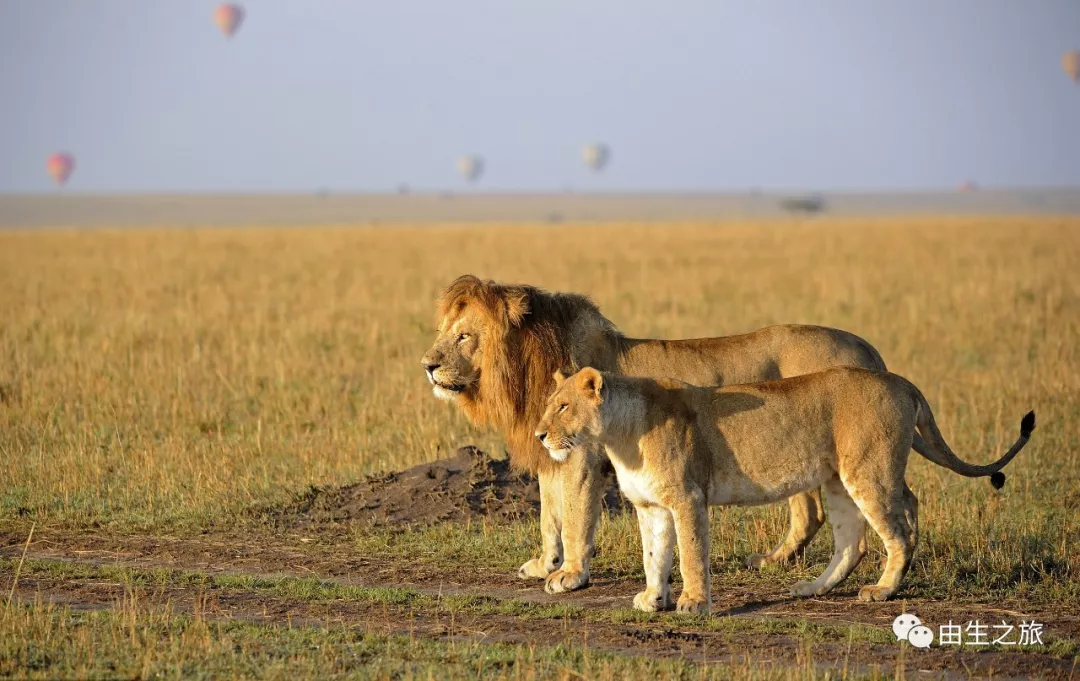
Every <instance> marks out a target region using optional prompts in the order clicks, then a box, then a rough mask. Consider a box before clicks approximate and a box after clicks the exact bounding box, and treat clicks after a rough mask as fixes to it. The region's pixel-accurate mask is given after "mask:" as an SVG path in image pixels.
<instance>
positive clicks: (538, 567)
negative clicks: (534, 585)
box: [518, 556, 562, 579]
mask: <svg viewBox="0 0 1080 681" xmlns="http://www.w3.org/2000/svg"><path fill="white" fill-rule="evenodd" d="M561 564H562V559H561V558H560V557H558V556H555V557H553V558H546V557H544V556H541V557H539V558H533V559H532V560H530V561H528V562H527V563H525V564H524V565H522V566H521V567H520V568H518V579H545V578H547V576H548V575H550V574H551V573H552V572H554V571H555V570H557V569H559V565H561Z"/></svg>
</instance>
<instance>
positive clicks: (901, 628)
mask: <svg viewBox="0 0 1080 681" xmlns="http://www.w3.org/2000/svg"><path fill="white" fill-rule="evenodd" d="M892 630H893V633H894V634H896V640H897V641H907V642H908V643H910V644H911V645H913V646H915V647H916V648H929V647H930V644H931V643H933V642H934V632H933V631H932V630H931V629H930V627H924V626H923V623H922V620H920V619H919V618H918V617H916V616H915V615H909V614H907V613H903V614H901V615H898V616H897V617H896V619H894V620H893V623H892Z"/></svg>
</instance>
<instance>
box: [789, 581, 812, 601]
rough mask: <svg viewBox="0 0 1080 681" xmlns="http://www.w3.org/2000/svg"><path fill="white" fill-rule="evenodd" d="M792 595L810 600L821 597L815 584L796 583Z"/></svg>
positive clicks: (792, 588) (792, 587) (793, 585)
mask: <svg viewBox="0 0 1080 681" xmlns="http://www.w3.org/2000/svg"><path fill="white" fill-rule="evenodd" d="M791 595H792V596H794V597H796V598H809V597H810V596H817V595H819V594H818V592H817V584H814V583H813V582H795V583H794V584H792V585H791Z"/></svg>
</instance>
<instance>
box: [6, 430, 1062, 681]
mask: <svg viewBox="0 0 1080 681" xmlns="http://www.w3.org/2000/svg"><path fill="white" fill-rule="evenodd" d="M608 501H609V504H610V505H611V506H613V507H616V508H617V507H618V496H617V493H612V494H611V495H610V496H609V499H608ZM537 507H538V495H537V490H536V484H535V482H534V481H532V480H530V479H529V478H527V477H524V476H521V475H518V474H516V473H514V472H513V471H511V470H510V469H509V467H508V465H507V464H506V463H505V462H501V461H493V460H491V459H489V458H488V457H486V456H485V455H484V454H483V453H481V452H479V451H478V450H475V449H473V448H463V449H462V450H459V452H458V454H457V455H456V456H455V457H453V458H451V459H447V460H443V461H439V462H436V463H434V464H426V465H423V466H418V467H416V468H413V469H409V470H407V471H403V472H400V473H393V474H387V475H381V476H373V477H370V478H368V479H367V480H365V481H363V482H361V483H358V484H355V485H351V486H347V487H341V488H328V489H315V488H313V489H311V490H309V491H308V492H307V493H306V494H304V495H300V496H298V497H297V498H296V499H295V500H294V501H293V502H291V503H290V504H287V505H284V506H281V507H278V508H275V509H256V510H255V511H253V513H254V514H256V515H259V516H261V517H262V518H265V519H266V520H269V521H270V522H268V523H264V524H263V525H262V529H258V528H256V529H252V528H251V527H250V526H248V525H243V526H241V527H239V528H238V529H232V530H230V529H215V530H212V531H206V532H205V533H203V534H201V535H187V536H182V537H172V536H150V535H136V534H116V533H113V532H108V531H102V530H89V531H71V530H60V529H50V528H48V527H45V528H41V527H39V528H38V529H37V531H36V532H35V533H34V536H33V540H32V542H31V543H30V544H29V547H28V549H27V547H26V539H27V536H26V532H25V531H24V530H23V529H19V530H17V531H12V530H0V557H3V558H8V559H16V560H17V559H19V557H20V556H22V555H23V551H24V549H27V550H26V556H27V558H29V559H39V560H49V561H59V562H63V563H69V564H78V565H83V566H87V565H89V566H127V567H133V568H141V569H151V568H166V569H171V570H177V571H185V572H187V573H191V572H193V571H194V572H201V573H205V574H208V575H249V576H263V577H281V576H294V577H302V578H313V577H314V578H319V579H321V580H325V582H326V583H328V584H336V585H348V586H359V587H378V588H388V587H397V588H403V589H409V590H410V591H412V592H416V593H419V594H424V595H428V596H435V597H444V596H451V595H456V596H471V597H478V598H480V599H491V602H492V603H496V602H499V601H516V602H524V603H528V604H540V605H557V604H567V605H571V606H576V607H577V608H582V609H584V611H585V612H601V611H612V610H614V609H617V608H626V607H627V606H628V604H629V602H630V599H631V598H632V597H633V594H634V593H635V592H636V591H637V590H638V589H639V588H640V585H639V584H637V583H636V581H635V580H633V579H625V578H618V577H615V576H612V575H606V574H603V573H601V574H598V575H595V576H594V578H593V581H592V584H591V585H590V586H589V587H588V588H587V589H584V590H582V591H579V592H577V593H572V594H563V595H559V596H549V595H548V594H546V593H544V591H543V589H542V588H541V586H540V584H539V583H538V582H521V581H519V580H518V579H516V577H515V576H514V575H512V574H509V573H507V572H505V571H501V570H492V569H489V568H486V567H485V566H484V565H467V564H466V565H455V566H452V568H450V567H449V566H444V565H431V564H426V563H424V562H423V561H419V560H416V561H412V560H401V559H395V558H386V557H380V556H378V555H374V556H359V555H356V552H355V551H354V550H352V549H351V548H350V546H349V542H344V541H341V537H342V527H344V526H345V525H354V524H356V523H359V524H362V525H366V526H382V527H394V526H401V525H417V524H425V523H435V522H461V521H463V520H466V519H469V518H473V517H477V516H487V517H492V518H494V519H496V520H497V521H499V522H503V521H509V520H514V519H517V518H521V517H524V516H527V515H529V514H532V513H535V512H536V508H537ZM9 584H10V581H9V580H8V579H5V580H4V587H5V589H6V588H9V586H8V585H9ZM136 592H137V593H136V596H137V597H138V598H139V599H140V600H141V602H143V603H145V604H150V605H159V606H162V607H165V606H166V605H167V606H168V607H171V608H173V609H174V610H175V611H178V612H181V613H198V614H199V615H200V616H202V617H207V618H231V619H243V620H251V621H254V622H261V623H269V624H282V625H294V624H309V625H315V626H331V625H334V626H356V627H362V628H366V629H367V630H370V631H374V632H377V633H381V634H391V635H403V636H417V637H430V638H435V639H447V640H464V639H467V640H473V641H477V642H488V643H490V642H504V643H519V644H528V645H535V646H555V645H574V646H587V647H588V648H590V649H594V650H602V651H607V652H612V653H632V654H634V655H655V656H675V657H683V658H686V659H690V660H695V661H703V660H714V661H715V660H726V661H738V660H742V659H747V658H749V659H752V660H755V661H757V662H760V661H762V660H765V661H769V660H774V661H776V663H777V664H781V665H789V664H791V663H792V662H793V661H794V660H795V659H796V658H800V657H801V658H803V659H805V658H806V656H810V658H811V659H812V660H813V664H816V665H820V666H823V667H829V668H837V669H843V668H846V669H850V670H857V671H858V670H861V671H870V670H874V669H880V670H881V671H882V672H884V673H894V672H896V671H898V670H897V667H898V665H900V666H902V667H903V668H904V670H906V671H907V672H908V673H917V672H923V673H932V674H936V675H938V676H946V677H953V676H955V677H965V678H966V677H969V676H980V677H982V676H993V677H995V678H1031V677H1033V676H1041V677H1045V678H1061V679H1065V678H1073V677H1074V676H1075V675H1077V674H1078V673H1080V669H1076V662H1075V660H1073V659H1072V658H1070V657H1062V656H1057V655H1054V654H1052V653H1050V652H1045V651H1043V652H1031V651H1025V650H1021V649H1007V650H1001V649H998V650H981V651H980V650H975V649H972V648H960V647H942V648H934V649H931V650H925V651H920V650H915V649H912V648H910V647H908V646H907V645H906V644H904V646H903V648H901V647H900V645H899V644H896V643H891V644H883V643H873V642H868V641H867V640H866V639H865V638H863V639H862V640H856V639H852V640H847V641H845V640H838V639H837V638H836V637H833V638H832V639H830V638H829V637H827V636H826V637H817V638H812V640H811V641H810V642H808V639H807V637H806V636H805V635H802V634H801V633H800V632H799V631H795V630H791V629H788V630H787V631H780V632H779V633H773V632H769V633H763V632H764V631H767V629H762V626H765V625H767V624H768V623H769V622H775V621H793V620H797V621H802V622H807V623H809V624H811V625H825V626H829V627H833V628H842V627H846V626H850V625H865V626H870V627H876V628H880V629H881V630H883V631H888V630H889V627H890V624H891V622H892V620H893V618H894V617H895V616H896V615H897V614H899V613H900V612H901V611H902V608H905V609H906V611H908V612H915V613H917V614H918V615H919V616H920V617H921V618H922V619H923V621H924V622H927V623H934V624H940V623H945V622H947V621H950V620H952V621H954V622H967V621H969V620H973V619H979V620H981V621H983V622H994V623H996V622H999V621H1001V620H1002V619H1007V620H1009V621H1010V622H1018V621H1019V620H1021V619H1026V620H1031V619H1034V620H1037V621H1040V622H1043V623H1045V624H1046V625H1047V627H1048V629H1049V631H1050V632H1052V635H1053V636H1054V637H1057V638H1060V639H1065V640H1072V641H1076V640H1080V612H1077V611H1076V610H1075V609H1073V610H1072V611H1069V610H1068V609H1067V608H1066V609H1053V610H1051V609H1049V608H1045V607H1043V608H1034V609H1032V608H1030V607H1026V606H1025V605H1024V604H1022V603H995V604H978V603H962V604H954V603H950V602H934V601H929V600H919V599H916V600H908V601H906V602H905V603H904V604H903V605H901V604H899V603H895V602H894V603H885V604H866V603H859V602H856V601H855V599H854V595H855V588H854V587H851V588H846V589H845V588H843V587H842V589H841V591H840V592H839V593H836V594H835V595H831V596H830V597H828V598H818V599H808V600H794V599H792V598H791V597H790V596H789V595H788V594H787V585H786V583H781V581H780V580H778V581H776V582H775V583H773V584H772V585H771V586H768V587H764V588H761V587H753V588H747V587H742V586H736V587H734V588H732V587H731V586H730V585H723V584H720V585H718V586H717V587H716V590H715V592H714V615H713V616H714V617H715V618H727V619H728V621H730V623H731V624H732V626H731V627H723V628H722V630H715V628H710V629H704V628H701V627H699V626H694V624H693V623H688V622H685V621H683V622H680V618H678V617H675V616H666V615H665V616H657V617H653V618H651V619H647V620H643V621H639V620H636V619H628V620H626V621H620V620H619V618H608V619H603V618H601V619H600V620H597V619H595V618H587V617H582V616H580V615H574V614H567V615H566V616H565V617H563V618H561V619H553V618H551V617H530V616H522V615H518V614H502V613H496V614H492V613H491V612H477V611H476V610H475V609H470V608H462V609H458V610H452V611H451V610H447V609H443V608H439V607H432V606H431V605H430V604H428V605H424V604H422V603H421V604H419V605H418V604H416V603H405V604H403V603H397V602H392V601H386V600H382V601H380V600H378V599H367V600H365V599H355V600H350V599H347V598H344V599H333V600H330V601H326V600H312V599H310V598H303V597H300V596H290V595H287V594H281V593H277V592H267V591H259V590H250V589H244V588H233V587H228V586H224V587H223V586H217V585H213V584H211V585H210V586H209V587H208V586H207V585H206V584H189V583H184V582H183V580H177V581H176V582H175V583H170V582H163V583H162V584H161V585H159V586H144V587H139V588H137V589H136ZM14 593H15V597H16V598H17V599H21V600H31V599H34V598H38V597H40V598H42V599H44V600H46V601H52V602H54V603H57V604H64V605H67V606H68V607H71V608H75V609H94V608H108V607H114V606H115V604H116V603H117V602H118V601H120V600H121V599H123V598H125V597H128V598H130V597H131V595H132V588H131V586H130V585H126V584H124V583H122V582H120V581H116V580H110V579H101V578H94V577H91V578H87V577H67V576H63V575H61V574H52V573H49V572H47V571H38V572H30V573H28V574H24V575H22V576H21V577H20V578H19V580H18V583H17V587H16V588H15V591H14ZM575 612H578V611H575ZM757 625H762V626H757Z"/></svg>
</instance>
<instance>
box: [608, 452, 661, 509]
mask: <svg viewBox="0 0 1080 681" xmlns="http://www.w3.org/2000/svg"><path fill="white" fill-rule="evenodd" d="M611 464H612V466H613V467H614V468H615V477H616V478H618V479H619V489H620V490H622V493H623V494H624V495H626V498H627V499H629V500H630V502H631V503H632V504H634V505H635V506H653V505H662V504H661V503H660V498H659V495H657V493H656V489H655V481H654V480H653V479H652V476H650V475H647V474H646V472H645V469H644V467H637V468H628V467H627V466H626V465H625V464H624V463H623V462H621V461H619V460H618V459H617V458H615V457H611Z"/></svg>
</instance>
